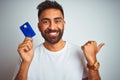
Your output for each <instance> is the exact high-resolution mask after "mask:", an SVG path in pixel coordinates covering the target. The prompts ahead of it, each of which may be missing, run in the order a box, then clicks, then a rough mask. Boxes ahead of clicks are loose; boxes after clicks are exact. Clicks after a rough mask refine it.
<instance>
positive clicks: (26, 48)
mask: <svg viewBox="0 0 120 80" xmlns="http://www.w3.org/2000/svg"><path fill="white" fill-rule="evenodd" d="M18 53H19V55H20V56H21V58H22V62H23V63H28V64H30V63H31V61H32V59H33V56H34V51H33V40H32V38H29V37H26V38H25V39H24V41H23V42H22V43H21V44H20V45H19V46H18Z"/></svg>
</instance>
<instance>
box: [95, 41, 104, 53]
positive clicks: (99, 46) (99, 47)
mask: <svg viewBox="0 0 120 80" xmlns="http://www.w3.org/2000/svg"><path fill="white" fill-rule="evenodd" d="M104 45H105V44H104V43H100V44H99V45H98V47H97V53H98V52H99V51H100V49H101V48H102V47H103V46H104Z"/></svg>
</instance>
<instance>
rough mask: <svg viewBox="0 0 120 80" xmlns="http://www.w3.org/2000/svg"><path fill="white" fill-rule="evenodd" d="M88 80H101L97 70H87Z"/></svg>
mask: <svg viewBox="0 0 120 80" xmlns="http://www.w3.org/2000/svg"><path fill="white" fill-rule="evenodd" d="M88 73H89V77H88V78H89V79H88V80H101V78H100V75H99V71H98V70H89V72H88Z"/></svg>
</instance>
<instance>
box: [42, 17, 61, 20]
mask: <svg viewBox="0 0 120 80" xmlns="http://www.w3.org/2000/svg"><path fill="white" fill-rule="evenodd" d="M56 19H63V18H62V17H56V18H54V20H56ZM43 20H50V19H49V18H42V19H41V21H43Z"/></svg>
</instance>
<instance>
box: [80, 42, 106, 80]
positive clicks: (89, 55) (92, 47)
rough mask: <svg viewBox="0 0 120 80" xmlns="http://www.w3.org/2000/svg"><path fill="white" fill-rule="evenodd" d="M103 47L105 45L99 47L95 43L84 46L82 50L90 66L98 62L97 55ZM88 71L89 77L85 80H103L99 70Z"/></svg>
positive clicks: (90, 69)
mask: <svg viewBox="0 0 120 80" xmlns="http://www.w3.org/2000/svg"><path fill="white" fill-rule="evenodd" d="M103 45H104V43H101V44H99V45H98V46H97V43H96V42H95V41H88V42H87V43H86V44H85V45H83V46H82V50H83V52H84V55H85V57H86V60H87V63H88V65H89V66H93V65H94V64H95V63H96V62H97V58H96V55H97V53H98V52H99V50H100V49H101V48H102V46H103ZM88 69H89V70H88V71H89V72H88V74H89V76H88V78H85V79H83V80H101V78H100V75H99V70H93V69H92V68H88Z"/></svg>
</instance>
